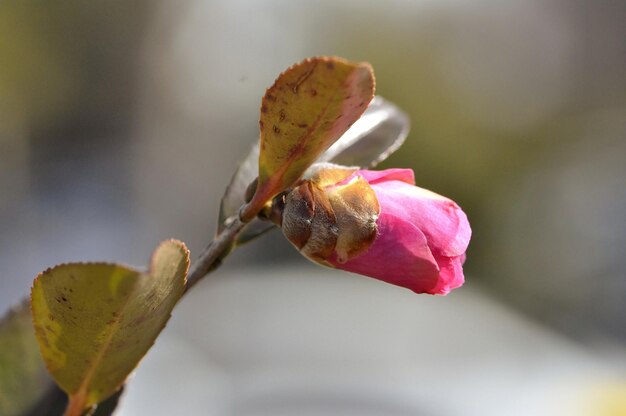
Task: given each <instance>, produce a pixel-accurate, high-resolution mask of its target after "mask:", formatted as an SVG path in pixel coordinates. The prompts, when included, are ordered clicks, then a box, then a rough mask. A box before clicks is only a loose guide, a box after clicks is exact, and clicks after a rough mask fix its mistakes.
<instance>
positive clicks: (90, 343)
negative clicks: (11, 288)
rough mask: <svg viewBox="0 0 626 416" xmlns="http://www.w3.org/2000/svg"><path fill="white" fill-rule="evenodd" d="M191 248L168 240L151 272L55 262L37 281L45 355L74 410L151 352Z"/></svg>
mask: <svg viewBox="0 0 626 416" xmlns="http://www.w3.org/2000/svg"><path fill="white" fill-rule="evenodd" d="M188 267H189V252H188V250H187V248H186V247H185V245H184V244H183V243H181V242H179V241H176V240H169V241H165V242H163V243H161V244H160V245H159V246H158V247H157V248H156V249H155V251H154V253H153V254H152V259H151V263H150V270H149V272H148V273H142V272H140V271H137V270H133V269H130V268H128V267H125V266H121V265H117V264H108V263H70V264H63V265H59V266H56V267H54V268H52V269H48V270H46V271H45V272H43V273H41V274H40V275H39V276H37V278H36V279H35V282H34V284H33V289H32V292H31V305H32V315H33V322H34V325H35V332H36V336H37V340H38V341H39V346H40V349H41V354H42V356H43V358H44V361H45V363H46V366H47V367H48V370H49V371H50V373H51V374H52V377H53V378H54V380H55V381H56V382H57V384H58V385H59V386H60V387H61V388H62V389H63V390H64V391H65V392H66V393H67V394H68V395H69V397H70V404H69V407H68V409H71V411H68V414H80V412H81V411H82V410H83V409H86V408H88V407H90V406H92V405H94V404H97V403H99V402H101V401H103V400H104V399H106V398H107V397H109V396H111V395H112V394H114V393H115V392H116V390H118V389H119V388H120V386H121V385H122V383H123V382H124V380H125V379H126V377H127V376H128V374H129V373H130V372H131V371H132V370H133V369H134V368H135V367H136V366H137V364H138V363H139V360H140V359H141V358H142V357H143V356H144V355H145V353H146V352H147V351H148V349H150V347H151V346H152V344H153V343H154V340H155V339H156V337H157V336H158V334H159V333H160V332H161V330H162V329H163V327H164V326H165V324H166V322H167V320H168V319H169V317H170V314H171V311H172V309H173V307H174V305H175V304H176V302H177V301H178V300H179V299H180V297H181V295H182V294H183V290H184V286H185V280H186V274H187V270H188Z"/></svg>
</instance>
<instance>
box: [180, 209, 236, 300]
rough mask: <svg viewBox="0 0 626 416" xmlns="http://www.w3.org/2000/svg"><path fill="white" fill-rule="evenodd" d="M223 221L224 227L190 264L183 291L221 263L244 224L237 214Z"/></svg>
mask: <svg viewBox="0 0 626 416" xmlns="http://www.w3.org/2000/svg"><path fill="white" fill-rule="evenodd" d="M225 223H226V228H224V230H222V232H221V233H219V234H218V235H217V237H215V239H214V240H213V241H211V242H210V243H209V245H208V246H207V247H206V248H205V249H204V251H203V252H202V253H200V257H198V260H196V262H195V263H194V264H193V265H192V266H191V269H190V270H189V273H188V274H187V285H186V286H185V293H187V291H188V290H189V289H191V287H192V286H193V285H195V284H196V283H198V281H199V280H200V279H202V278H203V277H204V276H206V275H207V274H209V273H211V272H212V271H213V270H215V269H217V268H218V267H219V266H220V265H221V264H222V259H223V258H224V257H226V256H227V255H228V253H230V251H231V249H232V248H233V246H234V244H235V238H237V234H239V231H241V229H242V228H243V227H244V226H245V225H246V223H245V222H243V221H242V220H241V219H240V218H239V216H238V215H235V216H232V217H230V218H228V219H227V220H226V221H225Z"/></svg>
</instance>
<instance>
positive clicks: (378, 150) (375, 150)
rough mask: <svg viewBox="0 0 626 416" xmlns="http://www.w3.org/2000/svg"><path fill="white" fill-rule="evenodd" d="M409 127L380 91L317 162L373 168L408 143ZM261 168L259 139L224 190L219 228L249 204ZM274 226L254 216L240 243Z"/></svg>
mask: <svg viewBox="0 0 626 416" xmlns="http://www.w3.org/2000/svg"><path fill="white" fill-rule="evenodd" d="M409 128H410V122H409V117H408V115H407V114H406V113H405V112H403V111H402V110H401V109H400V108H398V107H397V106H396V105H394V104H393V103H391V102H389V101H387V100H385V99H384V98H382V97H380V96H378V95H377V96H375V97H374V99H373V100H372V101H371V102H370V105H369V106H368V107H367V110H365V113H363V115H362V116H361V117H360V118H359V119H358V120H357V121H356V122H355V123H354V124H353V125H352V126H351V127H350V128H349V129H348V130H347V131H346V132H345V133H344V134H343V136H341V138H340V139H339V140H337V141H336V142H335V143H334V144H333V145H332V146H331V147H330V148H328V150H327V151H325V152H324V153H322V155H320V157H319V158H318V159H317V160H316V163H317V162H332V163H336V164H340V165H347V166H358V167H361V168H373V167H374V166H376V165H377V164H378V163H380V162H382V161H383V160H385V159H386V158H387V157H389V155H391V154H392V153H393V152H395V151H396V150H397V149H398V148H399V147H400V146H401V145H402V143H404V140H405V139H406V137H407V135H408V133H409ZM312 167H313V166H312ZM258 170H259V144H258V143H256V144H255V145H254V146H253V147H252V149H251V150H250V152H249V153H248V155H247V156H246V158H245V159H244V160H243V162H242V163H241V164H240V165H239V167H238V168H237V170H236V171H235V173H234V174H233V177H232V178H231V181H230V184H229V185H228V188H227V189H226V192H225V193H224V197H223V198H222V201H221V204H220V217H219V231H221V230H222V229H223V228H224V227H225V224H226V219H227V218H229V217H231V216H233V215H236V214H238V210H239V208H241V206H242V205H244V204H245V202H246V201H245V199H244V194H245V190H246V188H247V187H248V185H250V183H252V181H253V180H254V179H255V178H256V177H257V174H258ZM305 175H306V174H305ZM272 228H274V225H273V224H272V223H270V222H268V221H262V220H260V219H254V220H252V221H250V222H249V223H248V224H246V226H245V227H244V228H243V230H241V232H240V233H239V235H238V236H237V240H236V244H237V245H241V244H244V243H246V242H248V241H250V240H253V239H254V238H256V237H258V236H260V235H261V234H263V233H265V232H267V231H268V230H270V229H272Z"/></svg>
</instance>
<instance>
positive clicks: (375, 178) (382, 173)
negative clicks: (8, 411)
mask: <svg viewBox="0 0 626 416" xmlns="http://www.w3.org/2000/svg"><path fill="white" fill-rule="evenodd" d="M354 175H359V176H361V177H363V178H364V179H365V180H366V181H367V182H369V184H370V185H372V184H377V183H383V182H387V181H400V182H404V183H408V184H409V185H415V175H414V174H413V170H411V169H385V170H359V171H356V172H355V173H354Z"/></svg>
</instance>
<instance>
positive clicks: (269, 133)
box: [241, 57, 375, 221]
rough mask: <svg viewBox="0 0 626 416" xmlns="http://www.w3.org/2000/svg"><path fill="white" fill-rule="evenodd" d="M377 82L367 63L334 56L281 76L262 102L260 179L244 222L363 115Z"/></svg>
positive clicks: (307, 62) (312, 60)
mask: <svg viewBox="0 0 626 416" xmlns="http://www.w3.org/2000/svg"><path fill="white" fill-rule="evenodd" d="M374 84H375V83H374V73H373V71H372V67H371V66H370V65H369V64H368V63H357V62H350V61H347V60H344V59H341V58H336V57H315V58H309V59H306V60H304V61H302V62H300V63H298V64H296V65H294V66H292V67H291V68H289V69H287V70H286V71H285V72H283V73H282V74H280V75H279V77H278V78H277V79H276V81H275V82H274V85H272V86H271V87H270V88H269V89H268V90H267V91H266V93H265V96H264V97H263V100H262V102H261V118H260V121H259V126H260V130H261V138H260V154H259V181H258V186H257V189H256V193H255V194H254V197H253V198H252V200H251V201H250V203H249V204H248V205H247V206H246V208H245V209H244V211H243V212H242V215H241V217H242V219H243V220H244V221H250V220H251V219H252V218H253V217H254V216H255V215H256V214H257V213H258V212H259V211H260V210H261V208H262V207H263V205H265V204H266V203H267V201H269V200H270V199H271V198H272V197H274V196H275V195H276V194H278V193H279V192H281V191H283V190H284V189H286V188H288V187H290V186H291V185H293V184H294V183H295V182H296V181H297V180H298V179H299V178H300V176H302V174H303V173H304V172H305V171H306V169H307V168H308V167H309V166H310V165H311V164H312V163H313V162H314V161H315V160H316V159H317V158H318V157H319V156H320V155H321V154H322V153H323V152H324V151H325V150H326V149H328V148H329V147H330V146H331V145H332V144H333V143H334V142H336V141H337V140H338V139H339V138H340V137H341V135H342V134H343V133H345V132H346V130H348V128H349V127H350V126H351V125H352V124H353V123H354V122H355V121H356V120H357V119H358V118H359V117H361V115H362V114H363V112H364V111H365V109H366V108H367V106H368V104H369V102H370V101H371V100H372V98H373V97H374Z"/></svg>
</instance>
